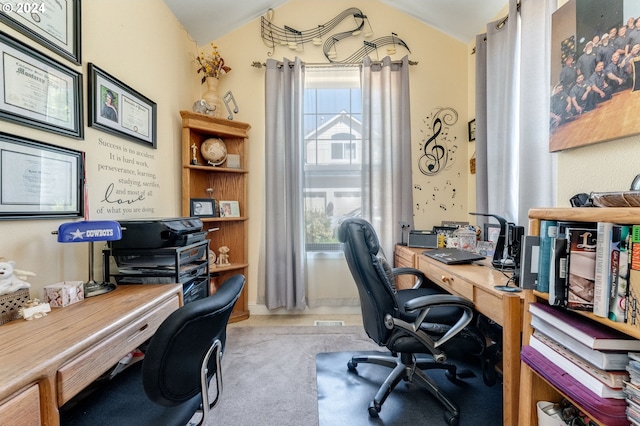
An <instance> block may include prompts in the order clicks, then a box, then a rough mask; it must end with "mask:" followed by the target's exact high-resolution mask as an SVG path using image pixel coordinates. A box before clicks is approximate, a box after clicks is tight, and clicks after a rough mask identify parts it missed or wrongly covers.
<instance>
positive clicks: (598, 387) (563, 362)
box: [529, 333, 629, 398]
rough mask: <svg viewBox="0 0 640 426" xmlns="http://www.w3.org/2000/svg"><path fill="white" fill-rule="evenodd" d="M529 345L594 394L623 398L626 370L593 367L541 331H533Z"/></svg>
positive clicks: (627, 375)
mask: <svg viewBox="0 0 640 426" xmlns="http://www.w3.org/2000/svg"><path fill="white" fill-rule="evenodd" d="M529 345H530V346H531V347H533V348H534V349H536V350H537V351H538V352H540V353H541V354H542V355H544V357H545V358H547V359H548V360H549V361H551V362H553V363H554V364H556V365H557V366H558V367H560V368H562V369H563V370H564V371H566V372H567V373H568V374H570V375H571V376H572V377H573V378H574V379H576V380H578V381H579V382H581V383H582V384H583V385H585V386H586V387H587V388H589V389H590V390H592V391H593V392H594V393H595V394H596V395H598V396H600V397H603V398H624V392H623V390H622V388H623V387H624V382H625V381H628V380H629V373H627V372H626V371H622V370H620V371H606V370H603V369H601V368H597V367H594V366H593V365H591V364H590V363H588V362H586V361H585V360H583V359H582V358H580V357H579V356H577V355H575V354H574V353H573V352H571V351H570V350H568V349H567V348H565V347H564V346H562V345H561V344H560V343H558V342H556V341H555V340H553V339H551V338H549V337H547V336H545V335H544V334H542V333H537V334H536V333H534V334H533V335H532V336H531V339H530V341H529Z"/></svg>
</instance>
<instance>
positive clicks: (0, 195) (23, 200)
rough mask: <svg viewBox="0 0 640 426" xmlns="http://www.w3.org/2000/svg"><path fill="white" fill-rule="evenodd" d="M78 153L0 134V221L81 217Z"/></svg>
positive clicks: (81, 172)
mask: <svg viewBox="0 0 640 426" xmlns="http://www.w3.org/2000/svg"><path fill="white" fill-rule="evenodd" d="M83 176H84V168H83V164H82V152H80V151H75V150H71V149H66V148H61V147H57V146H54V145H49V144H45V143H41V142H37V141H35V140H32V139H25V138H20V137H17V136H13V135H9V134H7V133H0V219H29V218H57V217H81V216H82V215H83V206H84V202H83V200H84V195H83V193H84V191H83Z"/></svg>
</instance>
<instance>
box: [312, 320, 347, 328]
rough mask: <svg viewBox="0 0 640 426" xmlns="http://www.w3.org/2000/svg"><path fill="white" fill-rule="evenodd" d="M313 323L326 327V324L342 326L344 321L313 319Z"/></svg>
mask: <svg viewBox="0 0 640 426" xmlns="http://www.w3.org/2000/svg"><path fill="white" fill-rule="evenodd" d="M313 325H316V326H322V327H326V326H334V327H335V326H344V321H325V320H318V321H315V322H314V323H313Z"/></svg>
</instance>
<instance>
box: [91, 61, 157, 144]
mask: <svg viewBox="0 0 640 426" xmlns="http://www.w3.org/2000/svg"><path fill="white" fill-rule="evenodd" d="M88 74H89V96H88V99H89V126H90V127H94V128H96V129H100V130H102V131H105V132H108V133H112V134H114V135H116V136H120V137H124V138H127V139H129V140H132V141H134V142H138V143H142V144H144V145H147V146H150V147H151V148H153V149H156V144H157V105H156V103H155V102H154V101H152V100H151V99H149V98H147V97H146V96H144V95H143V94H142V93H140V92H138V91H136V90H134V89H132V88H131V87H129V86H127V85H126V84H124V83H123V82H121V81H119V80H117V79H116V78H115V77H113V76H112V75H110V74H108V73H107V72H105V71H104V70H102V69H100V68H99V67H97V66H96V65H95V64H92V63H90V64H89V67H88Z"/></svg>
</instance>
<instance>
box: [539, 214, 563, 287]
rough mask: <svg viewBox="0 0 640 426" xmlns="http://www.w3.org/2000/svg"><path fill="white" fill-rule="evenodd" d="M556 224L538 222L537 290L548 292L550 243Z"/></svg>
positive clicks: (552, 222)
mask: <svg viewBox="0 0 640 426" xmlns="http://www.w3.org/2000/svg"><path fill="white" fill-rule="evenodd" d="M557 231H558V222H557V221H555V220H541V221H540V253H539V257H538V283H537V287H538V288H537V290H538V291H541V292H545V293H548V292H549V272H550V269H551V243H552V239H553V238H555V237H556V236H557Z"/></svg>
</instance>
